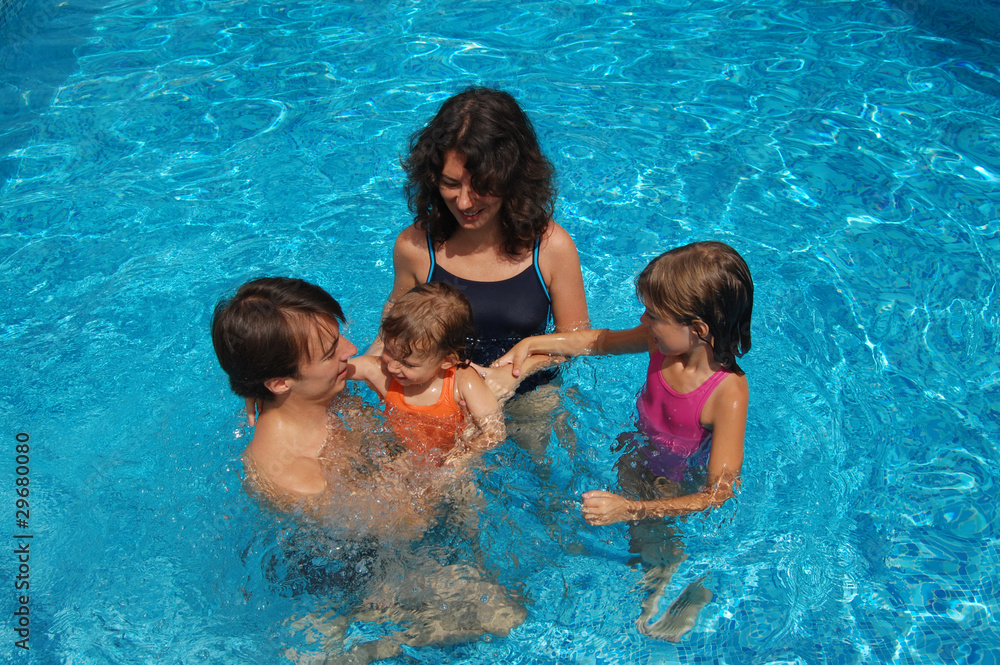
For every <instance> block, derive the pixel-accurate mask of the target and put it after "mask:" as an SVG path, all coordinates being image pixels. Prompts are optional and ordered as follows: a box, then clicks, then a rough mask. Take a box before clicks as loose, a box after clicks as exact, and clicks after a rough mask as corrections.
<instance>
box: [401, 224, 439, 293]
mask: <svg viewBox="0 0 1000 665" xmlns="http://www.w3.org/2000/svg"><path fill="white" fill-rule="evenodd" d="M392 260H393V264H394V266H395V271H396V277H397V279H398V278H399V277H400V274H401V273H402V274H406V275H409V277H410V279H411V280H416V281H415V282H414V283H413V284H411V285H410V286H411V287H412V286H415V285H416V283H418V282H420V281H422V280H423V279H424V278H425V277H426V273H427V269H428V267H429V266H430V258H429V253H428V249H427V234H426V232H424V231H423V230H421V229H420V228H418V227H417V225H416V224H410V225H409V226H407V227H406V228H405V229H403V230H402V231H400V232H399V235H397V236H396V243H395V244H394V245H393V248H392ZM407 283H408V284H409V282H407ZM406 290H409V288H407V289H406ZM399 295H402V294H399Z"/></svg>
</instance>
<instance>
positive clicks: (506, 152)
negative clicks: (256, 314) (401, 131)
mask: <svg viewBox="0 0 1000 665" xmlns="http://www.w3.org/2000/svg"><path fill="white" fill-rule="evenodd" d="M403 167H404V169H405V170H406V173H407V176H408V182H407V185H406V192H407V198H408V201H409V205H410V209H411V211H412V212H413V213H414V223H413V224H412V225H410V226H408V227H407V228H406V229H404V230H403V231H402V233H400V234H399V236H398V237H397V238H396V244H395V247H394V248H393V267H394V271H395V273H394V281H393V288H392V294H391V295H390V297H389V302H388V303H387V304H386V309H387V310H388V309H389V308H391V306H392V303H393V302H394V301H395V299H396V298H398V297H401V296H402V295H403V294H404V293H406V292H407V291H409V290H410V289H412V288H413V287H414V286H416V285H417V284H420V283H422V282H446V283H448V284H452V285H454V286H456V287H457V288H458V289H459V290H461V291H462V292H464V293H465V295H466V296H467V297H468V299H469V301H470V302H471V303H472V312H473V319H474V321H475V325H476V337H477V339H476V343H475V347H474V350H473V353H472V360H473V361H474V362H475V363H476V364H478V365H481V366H484V367H485V366H488V365H489V364H490V363H492V362H493V361H494V360H496V359H497V358H499V357H500V356H501V355H503V354H504V353H505V352H506V351H507V350H508V349H510V348H511V347H512V346H513V345H514V344H515V343H517V342H518V341H519V340H521V339H523V338H525V337H529V336H532V335H537V334H539V333H541V332H544V330H545V327H546V324H547V322H548V320H549V318H550V317H551V319H552V321H553V323H554V326H555V330H556V331H567V330H577V329H581V328H587V327H589V317H588V313H587V299H586V295H585V294H584V289H583V275H582V272H581V269H580V257H579V255H578V254H577V251H576V245H574V244H573V240H572V238H570V236H569V234H568V233H567V232H566V230H565V229H563V228H562V227H561V226H559V225H558V224H556V223H555V222H554V221H552V212H553V208H554V198H555V191H554V188H553V185H552V175H553V169H552V165H551V164H550V163H549V161H548V160H547V159H546V158H545V156H544V155H543V154H542V151H541V149H540V148H539V146H538V139H537V138H536V136H535V130H534V128H533V127H532V124H531V121H530V120H529V119H528V116H527V115H525V113H524V111H522V110H521V108H520V106H518V104H517V102H516V101H514V98H513V97H511V96H510V95H509V94H507V93H506V92H502V91H500V90H493V89H490V88H468V89H466V90H464V91H462V92H460V93H459V94H457V95H454V96H453V97H451V98H449V99H448V100H446V101H445V102H444V104H443V105H442V106H441V109H440V110H439V111H438V113H437V115H435V116H434V118H432V119H431V121H430V122H429V123H428V124H427V126H425V127H424V128H422V129H421V130H419V131H418V132H416V133H415V134H414V135H413V138H412V140H411V144H410V154H409V156H408V157H407V159H406V160H405V162H404V163H403ZM376 349H377V346H376Z"/></svg>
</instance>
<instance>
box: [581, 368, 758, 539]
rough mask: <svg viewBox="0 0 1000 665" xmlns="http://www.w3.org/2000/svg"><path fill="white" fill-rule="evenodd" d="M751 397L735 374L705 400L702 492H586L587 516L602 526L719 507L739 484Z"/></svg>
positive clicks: (584, 500) (744, 378) (585, 509)
mask: <svg viewBox="0 0 1000 665" xmlns="http://www.w3.org/2000/svg"><path fill="white" fill-rule="evenodd" d="M748 401H749V389H748V387H747V381H746V377H743V376H737V375H735V374H733V375H731V376H729V377H727V378H726V380H725V381H723V382H722V383H721V384H720V385H719V387H718V388H717V389H716V390H715V393H713V394H712V396H711V397H710V398H709V400H708V402H707V403H706V404H705V409H704V410H703V411H702V418H703V420H704V421H705V424H706V425H709V424H711V425H712V450H711V453H709V458H708V478H707V479H706V482H705V487H704V489H702V491H700V492H696V493H694V494H686V495H683V496H676V497H671V498H668V499H655V500H652V501H633V500H631V499H627V498H625V497H623V496H619V495H617V494H613V493H611V492H602V491H593V492H585V493H584V494H583V517H584V519H585V520H587V522H588V523H590V524H593V525H598V526H601V525H606V524H614V523H616V522H627V521H631V520H641V519H652V518H662V517H667V516H668V515H686V514H688V513H695V512H700V511H702V510H705V509H707V508H715V507H718V506H721V505H722V504H723V503H725V502H726V501H728V500H729V499H731V498H732V497H733V496H735V490H736V488H737V487H738V486H739V477H740V470H741V469H742V467H743V439H744V435H745V433H746V423H747V403H748Z"/></svg>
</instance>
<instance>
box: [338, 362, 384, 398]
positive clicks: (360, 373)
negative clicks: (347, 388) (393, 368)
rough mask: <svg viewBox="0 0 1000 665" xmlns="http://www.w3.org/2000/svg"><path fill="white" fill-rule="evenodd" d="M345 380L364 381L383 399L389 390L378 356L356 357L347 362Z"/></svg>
mask: <svg viewBox="0 0 1000 665" xmlns="http://www.w3.org/2000/svg"><path fill="white" fill-rule="evenodd" d="M347 380H348V381H364V382H365V383H367V384H368V387H369V388H371V389H372V390H374V391H375V392H376V393H378V396H379V397H383V398H384V397H385V394H386V392H388V390H389V381H388V377H387V376H386V373H385V370H384V369H383V368H382V360H381V359H380V358H379V357H378V356H357V357H354V358H351V359H350V360H349V361H347Z"/></svg>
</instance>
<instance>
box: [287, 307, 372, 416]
mask: <svg viewBox="0 0 1000 665" xmlns="http://www.w3.org/2000/svg"><path fill="white" fill-rule="evenodd" d="M357 352H358V348H357V347H356V346H354V345H353V344H351V342H350V341H349V340H348V339H347V338H346V337H344V336H343V335H341V334H340V329H339V328H338V327H336V326H334V327H333V328H332V329H330V328H326V327H322V326H320V325H318V324H316V323H315V322H314V323H313V324H312V328H311V329H310V331H309V357H308V358H303V359H302V360H301V361H300V362H299V376H298V378H294V379H288V381H289V385H291V386H292V390H294V391H295V392H296V393H298V394H299V395H301V396H302V397H305V398H307V399H316V400H324V399H332V398H333V396H334V395H336V394H337V393H339V392H340V391H341V390H343V389H344V386H345V385H347V361H348V360H349V359H350V358H351V357H352V356H353V355H355V354H356V353H357Z"/></svg>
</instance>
